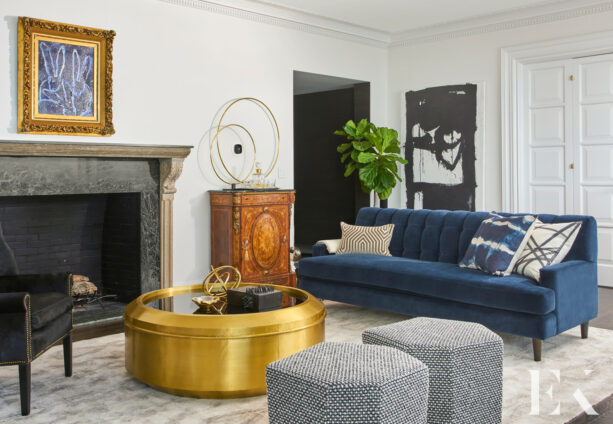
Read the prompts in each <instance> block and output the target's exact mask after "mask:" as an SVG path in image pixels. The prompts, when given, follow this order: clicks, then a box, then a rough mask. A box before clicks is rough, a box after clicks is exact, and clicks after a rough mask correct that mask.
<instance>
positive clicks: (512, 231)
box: [460, 213, 536, 277]
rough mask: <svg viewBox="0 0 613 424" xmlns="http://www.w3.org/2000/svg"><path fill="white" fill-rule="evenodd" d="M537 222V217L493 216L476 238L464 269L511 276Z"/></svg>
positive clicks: (484, 224) (484, 223) (482, 224)
mask: <svg viewBox="0 0 613 424" xmlns="http://www.w3.org/2000/svg"><path fill="white" fill-rule="evenodd" d="M535 223H536V217H535V216H533V215H522V216H500V215H497V214H495V213H490V214H489V216H488V217H487V218H486V219H484V220H483V222H481V225H480V226H479V228H478V229H477V232H476V233H475V235H474V236H473V239H472V240H471V242H470V245H469V246H468V249H467V250H466V254H465V255H464V259H462V261H461V262H460V266H461V267H463V268H472V269H478V270H480V271H483V272H487V273H488V274H492V275H498V276H500V277H503V276H505V275H510V274H511V272H512V271H513V268H514V267H515V262H517V259H518V258H519V255H520V254H521V252H522V251H523V250H524V246H525V245H526V243H527V242H528V238H529V236H530V233H531V232H532V229H533V227H534V224H535Z"/></svg>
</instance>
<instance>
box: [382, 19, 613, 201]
mask: <svg viewBox="0 0 613 424" xmlns="http://www.w3.org/2000/svg"><path fill="white" fill-rule="evenodd" d="M611 29H613V12H608V13H600V14H596V15H589V16H586V17H582V18H574V19H569V20H564V21H558V22H553V23H547V24H540V25H532V26H525V27H521V28H516V29H512V30H506V31H498V32H489V33H484V34H480V35H475V36H471V37H461V38H455V39H449V40H444V41H438V42H428V43H422V44H417V45H414V46H410V47H402V48H400V47H399V48H392V49H391V50H390V57H389V80H388V81H389V96H388V99H387V100H388V122H389V124H390V125H391V126H392V127H394V128H400V122H401V117H400V115H401V112H400V104H401V103H400V102H401V99H402V95H403V93H404V92H406V91H408V90H419V89H422V88H426V87H432V86H438V85H447V84H460V83H466V82H479V81H484V82H485V95H486V99H485V142H484V144H485V146H484V147H485V156H484V158H481V157H479V156H478V157H477V184H478V187H477V193H476V195H477V199H476V201H477V203H476V206H477V208H478V209H485V210H500V208H501V206H502V192H501V184H502V181H501V178H502V177H501V160H502V159H501V135H500V131H501V130H500V49H501V48H502V47H507V46H512V45H517V44H524V43H531V42H537V41H543V40H551V39H556V38H564V37H570V36H573V35H579V34H587V33H593V32H598V31H606V30H611ZM611 50H612V51H613V46H611ZM477 154H478V155H479V149H477ZM481 171H484V175H485V178H480V175H481ZM401 190H404V188H401V189H398V190H395V193H394V196H395V199H394V202H390V205H391V204H392V203H393V204H399V203H400V191H401Z"/></svg>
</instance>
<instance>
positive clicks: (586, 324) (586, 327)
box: [581, 321, 590, 339]
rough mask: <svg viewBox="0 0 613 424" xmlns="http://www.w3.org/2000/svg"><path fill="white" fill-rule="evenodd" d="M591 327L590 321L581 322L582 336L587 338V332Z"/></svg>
mask: <svg viewBox="0 0 613 424" xmlns="http://www.w3.org/2000/svg"><path fill="white" fill-rule="evenodd" d="M589 329H590V322H589V321H587V322H584V323H583V324H581V338H582V339H587V332H588V330H589Z"/></svg>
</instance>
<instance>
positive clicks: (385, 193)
mask: <svg viewBox="0 0 613 424" xmlns="http://www.w3.org/2000/svg"><path fill="white" fill-rule="evenodd" d="M392 190H393V187H389V188H386V189H385V190H382V191H380V192H377V195H378V196H379V199H381V200H385V199H387V198H388V197H390V195H391V194H392Z"/></svg>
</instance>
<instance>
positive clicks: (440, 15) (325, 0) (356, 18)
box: [251, 0, 568, 34]
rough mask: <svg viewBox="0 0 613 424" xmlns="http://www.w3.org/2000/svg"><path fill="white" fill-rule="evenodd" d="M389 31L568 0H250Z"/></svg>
mask: <svg viewBox="0 0 613 424" xmlns="http://www.w3.org/2000/svg"><path fill="white" fill-rule="evenodd" d="M251 1H253V2H254V3H260V4H266V5H271V6H275V7H281V8H284V9H286V10H289V11H294V12H301V13H307V14H309V15H313V16H316V17H321V18H327V19H333V20H336V21H339V22H343V23H347V24H351V25H357V26H360V27H363V28H368V29H370V30H375V31H381V32H384V33H388V34H397V33H401V32H407V31H413V30H415V29H418V28H424V27H430V26H441V25H444V24H446V23H456V22H459V21H464V20H467V19H474V18H479V17H485V16H491V15H496V14H502V13H508V12H513V11H518V10H521V9H527V8H535V7H541V6H544V5H549V4H552V3H568V0H251Z"/></svg>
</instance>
